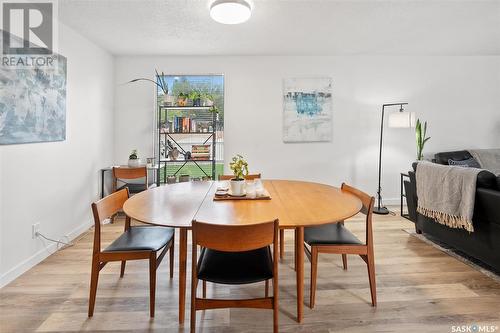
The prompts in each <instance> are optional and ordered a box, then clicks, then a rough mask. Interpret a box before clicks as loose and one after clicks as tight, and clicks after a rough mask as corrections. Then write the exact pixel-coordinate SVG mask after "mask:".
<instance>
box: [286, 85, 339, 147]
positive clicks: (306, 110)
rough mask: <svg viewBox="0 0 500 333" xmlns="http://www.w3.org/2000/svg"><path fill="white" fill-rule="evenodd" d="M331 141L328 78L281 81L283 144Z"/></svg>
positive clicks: (330, 105)
mask: <svg viewBox="0 0 500 333" xmlns="http://www.w3.org/2000/svg"><path fill="white" fill-rule="evenodd" d="M331 139H332V80H331V78H289V79H284V80H283V141H284V142H315V141H331Z"/></svg>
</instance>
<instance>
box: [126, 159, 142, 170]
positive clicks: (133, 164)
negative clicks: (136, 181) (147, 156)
mask: <svg viewBox="0 0 500 333" xmlns="http://www.w3.org/2000/svg"><path fill="white" fill-rule="evenodd" d="M140 165H141V159H140V158H137V159H135V160H128V166H129V167H131V168H137V167H139V166H140Z"/></svg>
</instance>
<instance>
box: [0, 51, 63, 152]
mask: <svg viewBox="0 0 500 333" xmlns="http://www.w3.org/2000/svg"><path fill="white" fill-rule="evenodd" d="M53 58H54V62H53V64H54V65H53V66H51V67H50V68H47V67H36V66H31V67H26V66H25V67H19V68H12V67H7V66H3V65H0V144H1V145H8V144H18V143H30V142H47V141H62V140H65V139H66V58H65V57H63V56H61V55H57V54H54V55H53Z"/></svg>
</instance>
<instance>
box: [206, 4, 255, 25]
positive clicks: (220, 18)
mask: <svg viewBox="0 0 500 333" xmlns="http://www.w3.org/2000/svg"><path fill="white" fill-rule="evenodd" d="M251 15H252V7H251V6H250V3H248V2H247V1H245V0H216V1H214V2H213V3H212V5H211V6H210V17H211V18H212V19H213V20H214V21H216V22H219V23H222V24H240V23H243V22H245V21H247V20H248V19H249V18H250V16H251Z"/></svg>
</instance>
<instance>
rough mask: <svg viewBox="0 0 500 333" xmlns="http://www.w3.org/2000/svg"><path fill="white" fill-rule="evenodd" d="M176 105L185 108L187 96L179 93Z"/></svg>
mask: <svg viewBox="0 0 500 333" xmlns="http://www.w3.org/2000/svg"><path fill="white" fill-rule="evenodd" d="M177 105H178V106H186V105H187V96H186V95H184V93H179V95H178V96H177Z"/></svg>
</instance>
